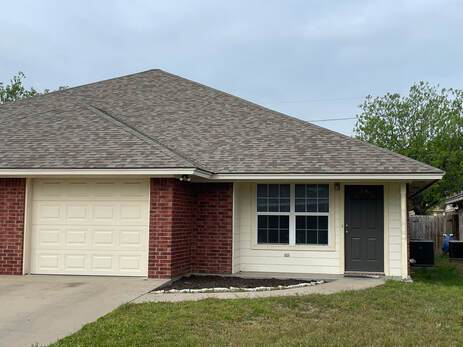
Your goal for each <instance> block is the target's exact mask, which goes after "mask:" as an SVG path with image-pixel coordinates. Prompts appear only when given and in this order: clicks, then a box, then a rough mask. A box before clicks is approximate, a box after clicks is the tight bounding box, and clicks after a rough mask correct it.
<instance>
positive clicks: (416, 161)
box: [157, 69, 444, 173]
mask: <svg viewBox="0 0 463 347" xmlns="http://www.w3.org/2000/svg"><path fill="white" fill-rule="evenodd" d="M157 71H159V72H162V73H164V74H166V75H169V76H172V77H175V78H179V79H182V80H184V81H187V82H189V83H192V84H194V85H197V86H199V87H202V88H205V89H208V90H210V91H213V92H215V93H220V94H224V95H226V96H229V97H232V98H236V99H239V100H241V101H243V102H245V103H247V104H249V105H252V106H254V107H257V108H259V109H261V110H264V111H268V112H271V113H273V114H275V115H278V116H283V117H285V118H288V119H291V120H295V121H297V122H298V123H300V124H302V125H303V126H305V127H315V128H317V129H321V130H323V131H326V132H329V133H332V134H335V135H337V136H339V137H342V138H345V139H347V140H350V141H354V142H356V143H360V144H362V145H365V146H369V147H372V148H375V149H377V150H380V151H383V152H385V153H388V154H391V155H394V156H396V157H398V158H402V159H406V160H408V161H411V162H414V163H419V164H420V165H424V166H428V167H430V168H432V169H434V170H439V171H441V172H442V173H444V171H443V170H441V169H439V168H435V167H434V166H431V165H429V164H426V163H423V162H421V161H419V160H416V159H413V158H410V157H407V156H405V155H402V154H400V153H396V152H393V151H391V150H389V149H387V148H383V147H380V146H376V145H374V144H372V143H369V142H364V141H361V140H359V139H356V138H354V137H351V136H347V135H344V134H342V133H339V132H337V131H334V130H331V129H327V128H324V127H322V126H319V125H316V124H313V123H310V122H308V121H305V120H303V119H300V118H297V117H295V116H290V115H287V114H285V113H282V112H279V111H275V110H272V109H270V108H267V107H265V106H262V105H259V104H256V103H255V102H252V101H249V100H246V99H243V98H242V97H239V96H236V95H233V94H230V93H228V92H224V91H222V90H219V89H216V88H213V87H210V86H207V85H205V84H202V83H199V82H196V81H193V80H190V79H188V78H185V77H182V76H179V75H175V74H173V73H170V72H167V71H164V70H161V69H157Z"/></svg>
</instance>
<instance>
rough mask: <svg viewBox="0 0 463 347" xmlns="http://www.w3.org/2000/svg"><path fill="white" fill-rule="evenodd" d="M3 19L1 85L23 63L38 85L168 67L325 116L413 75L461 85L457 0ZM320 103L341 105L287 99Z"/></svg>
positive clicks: (41, 10) (5, 10)
mask: <svg viewBox="0 0 463 347" xmlns="http://www.w3.org/2000/svg"><path fill="white" fill-rule="evenodd" d="M0 22H1V23H2V27H1V29H0V30H1V39H0V80H7V79H9V77H11V75H12V74H13V73H15V72H17V71H19V70H21V71H24V72H25V73H26V74H27V75H28V82H29V83H31V84H32V85H34V86H36V87H38V88H51V89H53V88H55V87H57V86H59V85H79V84H83V83H87V82H91V81H96V80H101V79H104V78H110V77H115V76H118V75H123V74H128V73H133V72H136V71H141V70H145V69H150V68H157V67H160V68H163V69H165V70H168V71H171V72H173V73H177V74H180V75H184V76H186V77H189V78H192V79H195V80H198V81H199V82H203V83H206V84H209V85H212V86H214V87H217V88H220V89H224V90H227V91H229V92H232V93H235V94H238V95H240V96H242V97H245V98H248V99H251V100H253V101H257V102H260V103H263V104H264V105H266V106H270V107H272V108H276V109H277V110H279V111H283V112H287V113H290V114H292V115H295V116H299V117H301V118H303V119H319V118H325V117H326V118H331V117H333V116H343V117H344V116H349V115H353V114H355V113H356V111H357V105H358V104H359V103H360V101H361V97H363V96H364V95H366V94H381V93H384V92H386V91H404V90H407V89H408V86H409V85H410V84H411V83H413V82H414V81H417V80H429V81H431V82H433V83H437V82H439V83H440V84H441V85H443V86H447V87H456V88H462V87H463V85H462V83H463V82H462V81H463V79H462V77H463V71H462V69H461V64H460V59H461V58H460V57H461V56H462V54H463V48H462V45H461V44H460V42H461V39H462V34H463V29H462V27H461V23H462V22H463V3H462V2H461V1H450V0H449V1H447V0H443V1H425V0H413V1H378V0H377V1H355V0H354V1H321V0H320V1H299V0H293V1H275V0H270V1H257V0H255V1H244V0H243V1H212V0H203V1H199V0H197V1H194V0H189V1H187V0H184V1H175V2H172V1H148V0H147V1H141V0H136V1H109V0H106V1H89V0H86V1H84V0H81V1H79V2H63V1H45V0H44V1H32V0H30V1H21V2H19V1H18V2H7V3H5V4H3V5H2V11H1V12H0ZM357 97H358V99H356V98H357ZM313 99H325V100H326V99H341V100H337V101H334V100H333V101H328V100H327V101H324V102H306V103H284V102H281V101H288V100H289V101H291V100H313ZM346 99H347V100H346ZM321 124H322V125H323V126H328V127H332V128H333V129H336V130H341V131H343V132H345V133H350V131H351V128H352V125H353V122H349V121H346V122H341V123H339V124H333V123H330V122H327V123H321Z"/></svg>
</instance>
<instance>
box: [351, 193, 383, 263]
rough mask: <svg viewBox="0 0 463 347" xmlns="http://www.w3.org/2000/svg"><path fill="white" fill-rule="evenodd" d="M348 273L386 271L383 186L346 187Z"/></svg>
mask: <svg viewBox="0 0 463 347" xmlns="http://www.w3.org/2000/svg"><path fill="white" fill-rule="evenodd" d="M344 206H345V221H344V223H345V224H344V231H345V257H346V259H345V267H346V271H365V272H383V271H384V193H383V186H350V185H349V186H346V187H345V205H344Z"/></svg>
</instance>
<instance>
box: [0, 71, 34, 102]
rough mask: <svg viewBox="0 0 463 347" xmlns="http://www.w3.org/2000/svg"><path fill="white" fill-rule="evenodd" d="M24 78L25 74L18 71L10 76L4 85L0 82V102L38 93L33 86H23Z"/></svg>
mask: <svg viewBox="0 0 463 347" xmlns="http://www.w3.org/2000/svg"><path fill="white" fill-rule="evenodd" d="M25 78H26V75H24V74H23V73H22V72H18V74H17V75H15V76H13V78H11V80H10V84H6V85H4V84H3V83H2V82H0V104H3V103H5V102H11V101H16V100H21V99H25V98H28V97H31V96H34V95H37V94H38V93H37V91H36V90H35V89H34V88H30V89H27V88H26V87H25V86H24V84H23V80H24V79H25Z"/></svg>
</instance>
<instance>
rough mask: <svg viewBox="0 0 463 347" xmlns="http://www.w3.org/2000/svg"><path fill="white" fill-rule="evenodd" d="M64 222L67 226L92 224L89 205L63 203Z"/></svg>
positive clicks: (83, 203)
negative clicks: (64, 211)
mask: <svg viewBox="0 0 463 347" xmlns="http://www.w3.org/2000/svg"><path fill="white" fill-rule="evenodd" d="M65 206H66V208H65V210H66V215H65V217H64V218H65V221H64V223H66V224H67V225H69V224H79V225H82V224H84V225H85V224H92V216H91V214H90V204H89V203H85V202H82V203H65Z"/></svg>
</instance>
